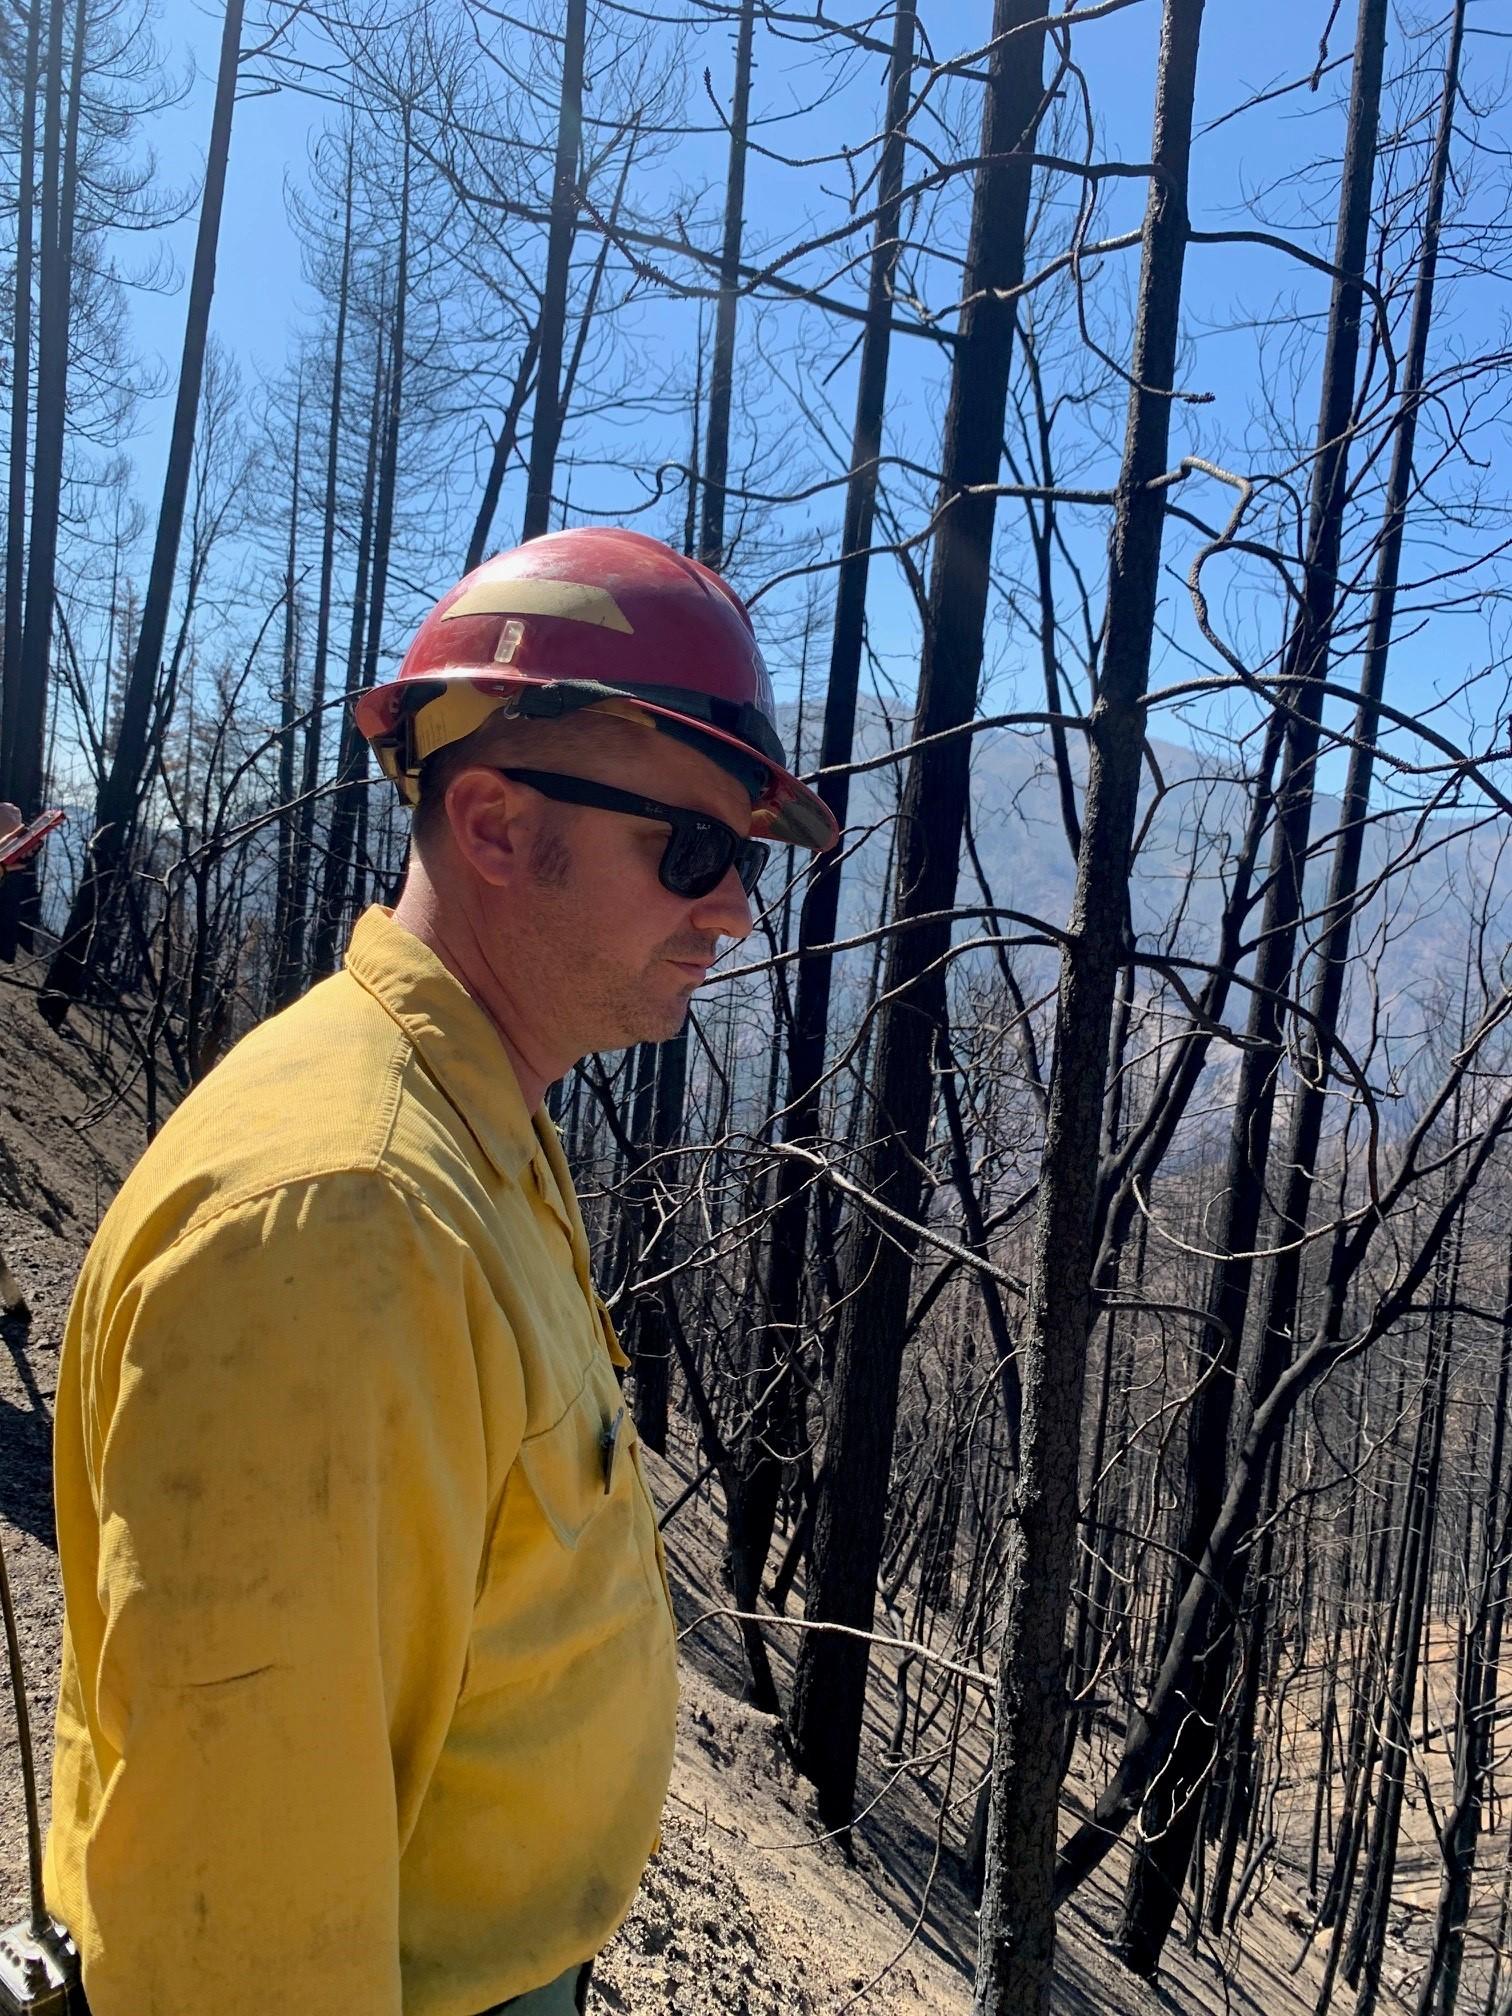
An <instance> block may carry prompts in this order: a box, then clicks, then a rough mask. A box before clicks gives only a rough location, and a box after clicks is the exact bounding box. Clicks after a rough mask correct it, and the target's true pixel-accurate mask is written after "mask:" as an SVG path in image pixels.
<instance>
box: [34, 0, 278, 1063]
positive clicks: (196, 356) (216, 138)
mask: <svg viewBox="0 0 1512 2016" xmlns="http://www.w3.org/2000/svg"><path fill="white" fill-rule="evenodd" d="M242 9H243V0H226V15H225V20H224V22H223V23H222V26H221V46H220V67H219V69H218V71H217V74H216V80H215V110H214V112H213V114H212V116H211V121H210V149H209V154H208V156H207V158H206V163H205V187H204V193H203V195H202V196H201V198H200V215H199V231H198V234H197V236H196V239H195V246H194V268H193V272H192V274H191V276H190V281H189V307H188V313H187V315H186V318H185V323H184V349H183V357H182V359H181V362H180V365H179V381H178V395H177V398H176V401H175V404H174V409H173V428H172V432H171V434H170V436H169V442H168V467H167V471H166V473H165V475H164V478H163V497H162V504H161V508H160V510H159V513H158V525H157V537H156V539H155V541H154V543H153V549H152V566H151V571H150V572H149V574H148V577H147V595H146V599H145V600H144V601H143V604H142V619H141V625H140V628H139V629H138V631H137V640H136V649H135V651H134V652H133V654H132V660H131V673H130V677H129V678H128V680H127V684H126V692H125V695H124V699H123V704H122V708H121V728H120V735H119V737H118V739H117V741H116V746H115V752H114V754H113V756H112V758H111V763H110V769H109V771H108V772H107V774H106V777H105V781H104V783H103V785H102V786H101V788H100V792H99V795H98V797H97V799H96V801H95V817H94V833H93V836H92V839H91V843H90V852H89V857H88V862H87V865H86V867H85V870H84V877H83V880H82V882H81V883H80V885H79V888H78V891H77V893H76V894H75V896H74V901H73V907H72V909H71V910H70V912H69V917H68V923H67V925H66V927H65V928H64V932H63V938H62V942H61V943H60V944H59V946H58V950H57V952H56V953H55V954H54V956H53V960H52V964H51V965H50V966H49V968H48V972H47V982H46V986H45V988H44V990H43V993H42V996H41V999H40V1002H39V1006H40V1007H41V1010H42V1013H43V1015H44V1016H45V1017H46V1018H47V1020H48V1021H49V1022H50V1023H51V1024H52V1025H53V1027H54V1028H58V1027H60V1026H61V1024H62V1023H63V1021H64V1019H65V1017H66V1016H67V1014H68V1010H69V1008H70V1006H71V1005H72V1004H73V1003H74V1002H75V1001H77V1000H79V999H80V997H81V996H82V994H83V993H84V990H85V988H86V986H87V985H88V983H89V973H90V961H91V959H92V957H93V956H94V947H93V944H92V942H91V941H92V938H93V934H94V927H95V921H96V919H97V918H98V917H99V915H100V911H101V909H102V908H103V906H104V904H105V902H106V901H107V899H108V898H109V896H110V895H111V893H112V891H113V890H114V887H115V883H116V880H117V878H118V877H119V875H120V874H121V872H122V871H123V869H124V868H125V865H126V861H127V856H128V851H129V848H130V842H131V835H132V831H133V829H134V826H135V822H136V817H137V812H138V808H139V806H140V802H141V797H142V792H143V789H144V776H143V771H144V768H145V765H146V761H147V746H148V734H149V729H150V727H151V721H152V712H153V700H154V697H155V695H156V692H157V683H158V664H159V660H160V659H161V657H162V652H163V639H164V637H165V636H166V635H167V631H168V613H169V607H170V605H171V603H172V600H173V577H174V572H175V569H176V567H177V564H178V551H179V535H180V533H181V531H182V530H183V523H184V509H185V504H186V502H187V499H188V494H189V476H190V464H191V460H192V458H193V453H194V433H195V424H196V421H197V419H198V416H199V403H200V383H201V380H202V378H203V376H204V369H205V340H206V337H207V335H208V333H209V327H210V302H211V299H212V297H213V295H214V292H215V260H216V251H217V248H218V246H219V243H220V220H221V204H222V201H223V199H224V196H225V190H226V164H227V161H228V160H229V158H230V153H231V117H232V113H233V111H234V109H235V104H236V71H237V63H238V61H239V58H240V54H241V25H242Z"/></svg>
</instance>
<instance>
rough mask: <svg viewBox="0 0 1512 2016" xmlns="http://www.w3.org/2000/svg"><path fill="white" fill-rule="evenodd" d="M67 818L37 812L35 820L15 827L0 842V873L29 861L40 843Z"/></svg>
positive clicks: (39, 847)
mask: <svg viewBox="0 0 1512 2016" xmlns="http://www.w3.org/2000/svg"><path fill="white" fill-rule="evenodd" d="M67 817H68V814H67V813H66V812H58V811H53V812H39V813H38V814H37V816H36V818H35V819H31V820H28V821H27V823H26V825H24V826H19V827H17V829H16V831H15V832H14V833H11V834H9V835H8V836H7V837H6V838H5V839H4V840H0V872H3V871H4V870H5V869H7V868H19V867H20V866H21V863H22V862H23V861H30V859H31V858H32V856H33V854H36V853H38V852H39V851H40V849H41V846H42V842H43V841H44V840H45V839H46V838H47V836H48V834H49V833H55V832H56V831H57V829H58V828H59V827H60V826H61V825H62V824H63V821H64V820H65V819H66V818H67Z"/></svg>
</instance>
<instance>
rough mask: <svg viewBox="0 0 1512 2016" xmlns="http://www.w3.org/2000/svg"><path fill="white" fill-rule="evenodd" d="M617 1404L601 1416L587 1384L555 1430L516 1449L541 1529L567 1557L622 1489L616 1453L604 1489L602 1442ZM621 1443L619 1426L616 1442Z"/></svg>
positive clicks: (621, 1456)
mask: <svg viewBox="0 0 1512 2016" xmlns="http://www.w3.org/2000/svg"><path fill="white" fill-rule="evenodd" d="M619 1404H620V1403H619V1401H618V1400H616V1401H615V1402H614V1405H613V1406H612V1407H611V1408H609V1409H608V1411H607V1412H606V1411H605V1402H604V1401H603V1400H602V1399H601V1397H600V1396H599V1395H598V1394H597V1393H596V1392H595V1391H594V1389H593V1384H592V1382H591V1381H590V1382H589V1384H588V1385H587V1386H585V1387H584V1389H583V1391H582V1392H581V1393H580V1394H579V1395H578V1397H577V1399H576V1400H574V1401H573V1403H572V1405H571V1406H570V1407H569V1408H568V1409H567V1412H566V1413H565V1414H564V1415H563V1416H562V1418H561V1420H560V1421H558V1422H557V1424H556V1426H555V1427H553V1428H547V1429H545V1430H544V1431H543V1432H542V1433H541V1434H539V1435H532V1436H530V1437H529V1438H528V1440H526V1441H524V1442H522V1443H521V1444H520V1455H519V1464H520V1469H521V1471H522V1472H523V1473H524V1477H525V1481H526V1483H527V1484H528V1485H529V1486H530V1490H531V1495H532V1496H533V1497H534V1499H535V1501H536V1504H537V1505H538V1506H539V1507H540V1510H541V1515H542V1517H543V1518H544V1519H545V1521H546V1523H547V1525H548V1526H549V1527H550V1528H551V1530H552V1532H553V1533H554V1534H555V1535H556V1537H557V1539H558V1540H559V1541H560V1542H561V1543H562V1545H563V1546H564V1547H566V1548H567V1549H568V1550H569V1551H570V1552H576V1550H577V1547H578V1544H579V1542H580V1541H581V1540H582V1539H583V1536H584V1535H585V1534H586V1533H587V1531H588V1529H589V1527H590V1526H591V1525H592V1524H593V1522H594V1521H595V1519H598V1518H600V1517H602V1515H603V1514H604V1513H605V1512H606V1511H608V1510H609V1509H610V1505H611V1500H612V1499H613V1497H614V1496H615V1493H616V1491H618V1490H619V1489H620V1488H621V1487H622V1485H623V1481H624V1480H623V1479H622V1478H621V1476H620V1475H619V1471H620V1466H621V1464H622V1463H626V1462H627V1454H626V1451H625V1449H624V1448H623V1447H621V1448H620V1449H619V1450H618V1451H617V1452H616V1461H615V1465H614V1474H613V1476H612V1477H611V1478H610V1480H609V1481H610V1486H611V1488H610V1489H609V1490H607V1491H606V1490H605V1488H604V1484H605V1474H606V1469H605V1466H606V1457H605V1446H604V1444H605V1437H606V1435H607V1434H608V1433H609V1431H610V1429H611V1427H612V1425H613V1422H614V1417H615V1414H616V1413H617V1412H618V1410H619ZM623 1439H624V1423H623V1422H621V1423H620V1440H621V1442H623Z"/></svg>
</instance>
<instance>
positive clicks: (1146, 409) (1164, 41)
mask: <svg viewBox="0 0 1512 2016" xmlns="http://www.w3.org/2000/svg"><path fill="white" fill-rule="evenodd" d="M1201 25H1202V0H1166V7H1165V14H1164V19H1163V22H1162V28H1161V47H1160V72H1159V81H1158V84H1157V88H1156V101H1155V134H1154V144H1153V148H1152V154H1151V159H1152V161H1153V163H1154V168H1155V173H1154V174H1153V175H1152V176H1151V180H1150V194H1149V202H1148V206H1147V208H1146V211H1145V220H1144V233H1143V251H1142V256H1141V269H1140V282H1139V300H1138V307H1137V310H1136V322H1135V333H1134V348H1133V358H1132V366H1131V372H1130V394H1129V418H1128V433H1127V437H1126V440H1125V444H1124V458H1123V466H1122V469H1121V470H1120V472H1119V481H1118V493H1117V503H1116V506H1115V512H1114V522H1113V531H1112V538H1111V543H1110V547H1109V560H1108V599H1107V615H1106V619H1105V624H1106V643H1105V647H1104V652H1103V663H1102V672H1101V677H1100V679H1099V682H1098V691H1097V695H1096V698H1095V700H1094V702H1093V706H1092V718H1091V723H1090V726H1089V729H1088V742H1089V756H1088V771H1087V794H1086V803H1085V807H1084V810H1083V815H1082V827H1081V845H1080V848H1079V849H1078V853H1077V868H1076V895H1075V900H1074V904H1073V908H1072V913H1071V921H1070V929H1069V934H1068V942H1067V945H1066V949H1065V952H1064V953H1063V955H1062V960H1061V976H1060V997H1059V1001H1058V1005H1057V1011H1056V1024H1055V1053H1054V1058H1053V1062H1052V1065H1051V1075H1050V1101H1049V1113H1048V1117H1047V1120H1046V1126H1045V1147H1044V1157H1043V1163H1042V1167H1041V1174H1040V1184H1039V1203H1038V1209H1037V1214H1036V1220H1035V1227H1034V1245H1033V1272H1032V1274H1031V1278H1030V1290H1029V1307H1028V1311H1027V1314H1026V1318H1025V1321H1024V1325H1023V1328H1022V1330H1021V1333H1020V1337H1019V1363H1020V1378H1021V1380H1022V1386H1023V1414H1022V1426H1021V1431H1020V1473H1019V1480H1018V1485H1017V1488H1016V1492H1015V1500H1014V1507H1013V1518H1012V1521H1011V1524H1010V1527H1009V1531H1008V1538H1007V1556H1006V1563H1005V1578H1004V1591H1003V1601H1002V1627H1001V1640H1000V1648H999V1654H998V1700H997V1720H996V1725H995V1732H994V1738H993V1766H992V1769H993V1781H992V1803H991V1814H990V1820H989V1832H988V1841H987V1866H986V1883H985V1888H984V1891H983V1896H982V1913H981V1939H980V1946H979V1950H978V1956H977V1987H976V2000H975V2004H974V2008H975V2010H976V2016H1039V2012H1041V2011H1043V2010H1045V2009H1047V2008H1048V2007H1049V1996H1050V1978H1051V1963H1052V1960H1053V1956H1054V1951H1055V1909H1054V1900H1053V1896H1052V1871H1053V1868H1054V1863H1055V1848H1056V1823H1057V1816H1058V1813H1059V1802H1060V1781H1061V1770H1062V1759H1063V1754H1064V1750H1063V1734H1064V1725H1065V1717H1066V1694H1065V1678H1064V1657H1065V1637H1066V1607H1067V1602H1068V1598H1069V1592H1070V1588H1071V1563H1072V1551H1073V1548H1074V1545H1075V1540H1076V1525H1077V1517H1078V1509H1079V1508H1078V1504H1077V1476H1078V1470H1079V1465H1080V1456H1081V1424H1082V1392H1083V1386H1084V1382H1085V1374H1086V1357H1087V1341H1088V1337H1089V1335H1090V1332H1091V1326H1092V1318H1093V1304H1092V1290H1093V1271H1092V1270H1093V1267H1094V1265H1095V1262H1096V1259H1097V1252H1096V1226H1095V1223H1094V1218H1093V1209H1092V1205H1093V1198H1094V1195H1095V1188H1096V1179H1097V1168H1098V1154H1099V1148H1100V1144H1101V1139H1102V1124H1103V1092H1104V1084H1105V1079H1106V1073H1107V1060H1108V1038H1109V1033H1110V1029H1111V1022H1112V1013H1113V992H1114V986H1115V983H1116V979H1117V974H1118V968H1119V965H1120V963H1121V960H1122V957H1123V956H1124V950H1125V932H1126V928H1127V919H1128V889H1129V859H1130V846H1131V843H1132V840H1133V835H1134V814H1135V805H1136V800H1137V796H1138V790H1139V776H1140V765H1141V757H1142V750H1143V746H1144V724H1145V711H1144V702H1145V692H1146V688H1147V685H1148V681H1149V667H1150V647H1151V642H1152V639H1153V635H1154V627H1155V596H1156V584H1157V579H1158V575H1159V568H1160V545H1161V535H1162V532H1163V530H1164V524H1165V500H1164V496H1163V493H1162V492H1161V491H1160V490H1159V489H1157V488H1156V487H1155V479H1156V478H1157V477H1158V476H1159V475H1161V474H1162V472H1163V471H1164V469H1165V466H1166V458H1167V452H1168V443H1169V437H1170V415H1171V392H1172V389H1173V387H1174V384H1175V370H1176V345H1177V335H1178V328H1179V310H1180V304H1181V282H1182V271H1183V265H1184V261H1185V255H1186V238H1187V228H1188V223H1187V211H1186V189H1187V170H1188V162H1189V158H1190V153H1191V141H1192V106H1193V100H1194V95H1195V90H1196V79H1197V48H1198V40H1199V36H1200V31H1201Z"/></svg>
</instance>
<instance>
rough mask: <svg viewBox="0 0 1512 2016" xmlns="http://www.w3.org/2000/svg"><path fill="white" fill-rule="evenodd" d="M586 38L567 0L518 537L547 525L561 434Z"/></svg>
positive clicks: (576, 7)
mask: <svg viewBox="0 0 1512 2016" xmlns="http://www.w3.org/2000/svg"><path fill="white" fill-rule="evenodd" d="M587 38H588V0H567V9H566V22H565V26H564V32H563V37H562V102H561V108H560V111H559V113H558V115H557V144H556V166H555V170H554V173H553V177H552V184H551V224H550V227H549V230H548V233H547V241H546V280H545V287H544V290H543V293H542V297H541V319H540V323H539V325H538V327H539V336H540V359H539V362H538V363H537V366H536V379H535V408H534V411H533V414H532V418H531V426H530V467H529V473H528V475H527V477H526V484H525V518H524V522H523V524H522V525H521V528H520V537H521V539H538V538H539V537H540V535H541V534H542V533H543V532H546V531H549V530H550V528H551V479H552V473H553V471H554V470H555V468H556V453H557V444H558V442H559V441H560V440H561V436H562V407H561V397H560V395H561V380H562V345H563V342H564V340H565V336H566V330H567V282H568V279H569V277H570V267H571V263H572V237H573V232H574V230H575V229H576V225H577V172H578V147H579V145H580V143H581V140H582V133H583V52H584V48H585V45H586V42H587ZM522 375H523V374H522Z"/></svg>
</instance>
